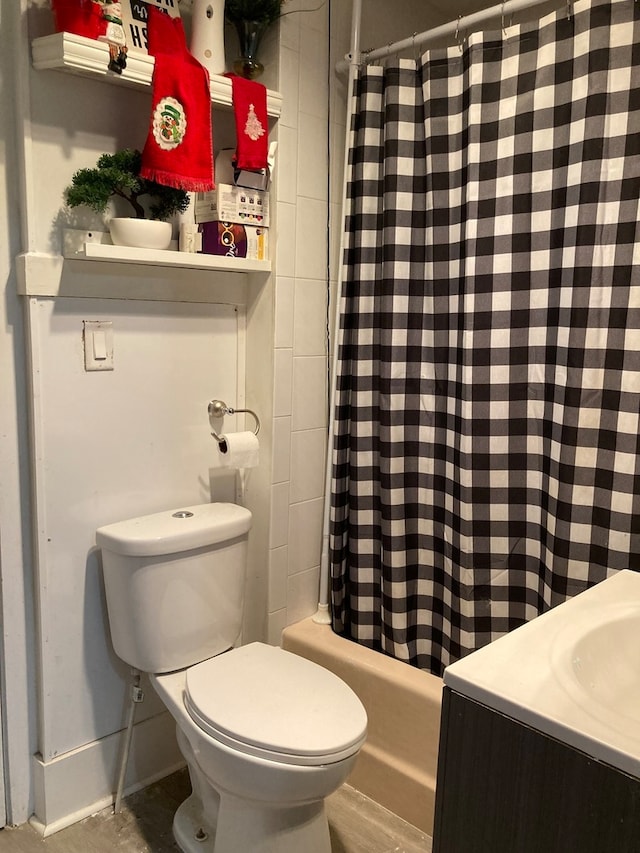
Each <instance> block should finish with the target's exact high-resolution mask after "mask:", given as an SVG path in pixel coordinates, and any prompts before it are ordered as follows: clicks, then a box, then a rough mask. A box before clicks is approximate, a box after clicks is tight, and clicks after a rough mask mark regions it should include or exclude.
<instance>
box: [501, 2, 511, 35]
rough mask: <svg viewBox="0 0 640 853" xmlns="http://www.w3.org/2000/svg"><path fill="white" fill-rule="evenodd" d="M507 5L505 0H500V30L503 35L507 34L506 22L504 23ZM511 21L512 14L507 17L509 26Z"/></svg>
mask: <svg viewBox="0 0 640 853" xmlns="http://www.w3.org/2000/svg"><path fill="white" fill-rule="evenodd" d="M506 7H507V0H502V32H503V35H505V36H506V35H507V24H506V23H505V14H504V12H505V9H506ZM512 23H513V15H512V16H511V17H510V18H509V26H511V24H512Z"/></svg>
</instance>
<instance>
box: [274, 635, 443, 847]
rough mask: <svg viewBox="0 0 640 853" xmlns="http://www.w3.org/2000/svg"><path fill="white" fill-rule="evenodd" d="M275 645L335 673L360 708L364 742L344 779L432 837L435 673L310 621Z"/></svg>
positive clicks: (438, 687) (438, 700) (438, 688)
mask: <svg viewBox="0 0 640 853" xmlns="http://www.w3.org/2000/svg"><path fill="white" fill-rule="evenodd" d="M282 645H283V647H284V648H285V649H288V650H289V651H291V652H295V653H296V654H299V655H301V656H302V657H305V658H308V659H309V660H312V661H315V662H316V663H319V664H321V665H322V666H325V667H327V669H330V670H331V671H332V672H335V673H336V675H338V676H340V678H342V679H343V680H344V681H346V683H347V684H348V685H349V686H350V687H351V688H352V689H353V690H354V691H355V692H356V693H357V694H358V696H359V697H360V700H361V701H362V703H363V704H364V706H365V708H366V710H367V715H368V717H369V726H368V735H367V741H366V743H365V745H364V747H363V748H362V751H361V753H360V755H359V757H358V761H357V762H356V766H355V768H354V770H353V772H352V774H351V776H350V777H349V779H348V782H349V784H350V785H352V786H353V787H354V788H356V789H357V790H359V791H361V792H362V793H363V794H366V796H368V797H370V798H371V799H372V800H374V801H375V802H377V803H380V804H381V805H383V806H385V807H386V808H388V809H389V810H390V811H392V812H394V813H395V814H397V815H399V816H400V817H402V818H403V819H404V820H406V821H408V822H409V823H411V824H413V825H414V826H417V827H418V828H419V829H421V830H422V831H423V832H426V833H427V834H428V835H433V812H434V801H435V787H436V771H437V761H438V740H439V733H440V711H441V704H442V679H440V678H437V677H436V676H434V675H430V674H429V673H427V672H423V671H421V670H418V669H416V668H415V667H412V666H409V665H408V664H406V663H402V662H401V661H397V660H394V659H393V658H390V657H386V656H385V655H382V654H379V653H378V652H374V651H372V650H371V649H367V648H365V647H364V646H360V645H358V644H357V643H354V642H351V641H350V640H345V639H344V638H342V637H338V636H337V635H336V634H334V633H333V631H332V630H331V628H330V627H329V626H327V625H318V624H316V623H315V622H314V621H313V620H312V619H305V620H303V621H302V622H298V623H297V624H295V625H291V626H290V627H289V628H286V629H285V631H284V633H283V641H282Z"/></svg>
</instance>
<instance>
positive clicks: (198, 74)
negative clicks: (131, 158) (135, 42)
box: [140, 5, 215, 192]
mask: <svg viewBox="0 0 640 853" xmlns="http://www.w3.org/2000/svg"><path fill="white" fill-rule="evenodd" d="M148 8H149V18H148V22H147V37H148V42H149V53H150V54H152V55H153V56H154V57H155V66H154V69H153V98H152V109H151V121H150V125H149V133H148V135H147V141H146V142H145V146H144V150H143V151H142V168H141V170H140V174H141V175H142V177H143V178H147V179H149V180H153V181H157V182H158V183H159V184H164V185H165V186H169V187H176V188H178V189H183V190H187V191H190V192H204V191H206V190H212V189H214V187H215V184H214V181H213V140H212V136H211V97H210V93H209V72H208V71H207V69H206V68H205V67H204V66H202V65H201V64H200V63H199V62H198V60H197V59H195V57H193V56H192V55H191V54H190V53H189V51H188V49H187V45H186V39H185V35H184V29H183V27H182V21H181V20H180V18H172V17H170V16H169V15H166V14H164V13H163V12H161V11H160V10H159V9H157V8H156V7H154V6H151V5H150V6H149V7H148Z"/></svg>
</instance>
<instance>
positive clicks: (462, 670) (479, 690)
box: [444, 571, 640, 778]
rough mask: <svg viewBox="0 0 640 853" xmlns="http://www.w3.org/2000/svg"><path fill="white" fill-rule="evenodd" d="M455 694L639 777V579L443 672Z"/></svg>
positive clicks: (630, 575)
mask: <svg viewBox="0 0 640 853" xmlns="http://www.w3.org/2000/svg"><path fill="white" fill-rule="evenodd" d="M444 683H445V685H446V686H447V687H450V688H451V689H452V690H455V691H457V692H458V693H461V694H462V695H463V696H468V697H469V698H471V699H475V700H476V701H478V702H481V703H482V704H484V705H486V706H488V707H489V708H493V709H495V710H496V711H499V712H501V713H504V714H507V715H508V716H510V717H512V718H513V719H515V720H519V721H520V722H523V723H526V724H527V725H530V726H532V727H533V728H536V729H538V730H539V731H541V732H543V733H545V734H547V735H550V736H551V737H555V738H556V739H557V740H561V741H563V742H564V743H567V744H569V745H571V746H574V747H576V748H577V749H580V750H582V751H583V752H585V753H587V755H590V756H592V757H594V758H596V759H598V760H600V761H604V762H606V763H608V764H611V765H613V766H614V767H617V768H618V769H620V770H623V771H624V772H626V773H630V774H631V775H633V776H636V777H637V778H640V572H632V571H622V572H618V573H617V574H615V575H613V576H612V577H610V578H608V579H607V580H605V581H602V583H599V584H597V585H596V586H594V587H592V588H591V589H589V590H587V591H586V592H583V593H581V594H580V595H577V596H575V598H572V599H570V600H569V601H567V602H565V603H564V604H561V605H559V606H558V607H555V608H553V609H552V610H550V611H549V612H548V613H545V614H543V615H542V616H539V617H538V618H537V619H533V620H532V621H531V622H528V623H527V624H526V625H523V626H522V627H520V628H517V629H516V630H515V631H512V632H511V633H510V634H507V635H506V636H504V637H501V638H500V639H498V640H495V641H494V642H493V643H491V644H490V645H488V646H485V647H484V648H482V649H479V650H478V651H477V652H474V653H473V654H471V655H468V656H467V657H465V658H463V659H462V660H460V661H458V662H457V663H454V664H451V666H449V667H447V668H446V670H445V673H444Z"/></svg>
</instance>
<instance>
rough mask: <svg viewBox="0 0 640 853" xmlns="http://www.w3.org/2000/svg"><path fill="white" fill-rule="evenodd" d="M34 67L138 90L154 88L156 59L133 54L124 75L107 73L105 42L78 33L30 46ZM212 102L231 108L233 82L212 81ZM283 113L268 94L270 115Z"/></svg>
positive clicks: (276, 98)
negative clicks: (153, 79)
mask: <svg viewBox="0 0 640 853" xmlns="http://www.w3.org/2000/svg"><path fill="white" fill-rule="evenodd" d="M31 54H32V60H33V67H34V68H36V69H38V70H44V69H48V68H53V69H55V70H57V71H67V72H69V73H71V74H79V75H81V76H83V77H92V78H94V79H102V80H108V81H110V82H111V81H113V82H114V83H117V84H119V85H123V86H129V87H133V88H136V89H143V88H148V87H149V86H151V78H152V76H153V65H154V59H153V57H152V56H147V55H146V54H143V53H133V52H132V53H130V54H129V55H128V56H127V67H126V68H125V70H124V71H123V72H122V74H114V73H113V72H112V71H108V70H107V65H108V63H109V47H108V45H107V44H104V43H103V42H99V41H95V39H88V38H85V37H84V36H78V35H75V33H53V35H50V36H42V37H41V38H37V39H34V40H33V41H32V43H31ZM210 88H211V100H212V102H213V103H214V104H215V105H217V106H222V107H231V106H232V98H231V80H230V79H229V78H228V77H223V76H222V75H219V74H212V75H211V78H210ZM281 109H282V95H281V94H280V92H275V91H273V90H272V89H268V90H267V113H268V114H269V115H270V116H272V117H273V118H278V117H279V116H280V112H281Z"/></svg>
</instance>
